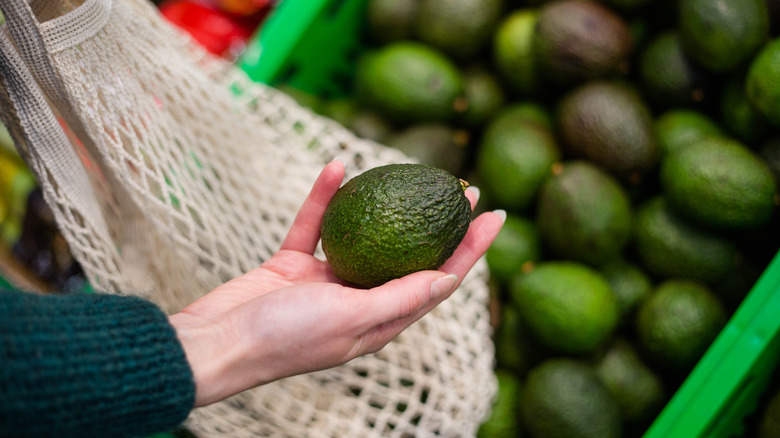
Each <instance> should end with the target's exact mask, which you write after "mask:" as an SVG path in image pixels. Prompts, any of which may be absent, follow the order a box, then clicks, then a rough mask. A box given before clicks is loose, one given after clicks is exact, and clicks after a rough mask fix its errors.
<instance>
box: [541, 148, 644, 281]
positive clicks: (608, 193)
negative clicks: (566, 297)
mask: <svg viewBox="0 0 780 438" xmlns="http://www.w3.org/2000/svg"><path fill="white" fill-rule="evenodd" d="M537 199H538V200H537V209H536V224H537V227H538V228H539V234H540V235H541V237H542V241H543V242H544V244H545V249H547V250H549V251H550V252H551V253H552V254H553V255H555V256H558V257H563V258H566V259H572V260H578V261H582V262H584V263H587V264H590V265H593V266H599V265H601V264H603V263H605V262H607V261H608V260H610V259H612V258H614V257H616V256H617V255H618V254H620V252H621V251H622V250H623V247H625V246H626V243H628V238H629V235H630V233H631V205H630V201H629V198H628V194H627V193H626V192H625V190H624V189H623V187H622V186H621V185H620V183H619V182H618V181H617V180H616V179H615V178H614V177H613V176H612V175H610V174H609V173H607V172H605V171H603V170H601V169H600V168H598V167H597V166H596V165H594V164H593V163H591V162H588V161H584V160H583V161H580V160H576V161H568V162H564V163H563V164H562V165H561V166H560V168H559V169H557V171H556V172H553V174H552V175H551V176H550V177H549V178H547V180H546V181H545V182H544V184H542V186H541V189H540V190H539V193H538V195H537Z"/></svg>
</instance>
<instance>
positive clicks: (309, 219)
mask: <svg viewBox="0 0 780 438" xmlns="http://www.w3.org/2000/svg"><path fill="white" fill-rule="evenodd" d="M343 180H344V163H342V162H341V161H339V160H333V161H331V162H330V163H328V165H327V166H325V168H324V169H322V172H320V175H319V176H318V177H317V180H316V181H315V182H314V185H313V186H312V189H311V192H310V193H309V196H308V197H306V200H305V201H304V202H303V205H302V206H301V208H300V210H298V214H297V215H296V217H295V221H293V224H292V226H291V227H290V231H289V232H288V233H287V237H285V239H284V242H282V246H281V248H280V249H285V250H291V251H300V252H305V253H307V254H313V253H314V250H315V249H316V248H317V242H318V241H319V239H320V225H321V224H322V217H323V216H324V215H325V209H326V208H327V207H328V203H329V202H330V199H331V198H332V197H333V195H334V194H335V193H336V191H337V190H338V189H339V187H340V186H341V182H342V181H343Z"/></svg>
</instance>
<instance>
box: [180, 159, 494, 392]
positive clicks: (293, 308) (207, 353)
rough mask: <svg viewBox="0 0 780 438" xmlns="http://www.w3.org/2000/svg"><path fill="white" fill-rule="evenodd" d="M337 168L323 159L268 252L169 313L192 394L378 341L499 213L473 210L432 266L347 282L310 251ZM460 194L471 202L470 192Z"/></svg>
mask: <svg viewBox="0 0 780 438" xmlns="http://www.w3.org/2000/svg"><path fill="white" fill-rule="evenodd" d="M343 177H344V167H343V164H342V163H340V162H338V161H334V162H332V163H330V164H329V165H327V166H326V167H325V168H324V169H323V171H322V173H321V174H320V176H319V177H318V178H317V181H316V182H315V183H314V186H313V188H312V191H311V193H310V194H309V196H308V197H307V199H306V200H305V202H304V203H303V205H302V207H301V209H300V211H299V212H298V215H297V217H296V219H295V221H294V223H293V225H292V226H291V228H290V231H289V233H288V235H287V237H286V238H285V240H284V242H283V243H282V245H281V248H280V250H279V251H278V252H276V253H275V254H274V255H273V257H271V259H269V260H268V261H266V262H265V263H263V264H262V265H261V266H259V267H258V268H256V269H254V270H252V271H250V272H248V273H246V274H244V275H242V276H240V277H237V278H235V279H233V280H231V281H229V282H227V283H225V284H223V285H221V286H219V287H218V288H216V289H214V290H213V291H211V292H210V293H208V294H207V295H205V296H204V297H203V298H201V299H199V300H198V301H196V302H195V303H193V304H191V305H190V306H188V307H187V308H185V309H184V310H182V312H180V313H178V314H176V315H173V316H171V322H172V324H173V325H174V326H175V327H176V328H177V332H178V334H179V338H180V339H181V340H182V345H183V346H184V348H185V352H186V353H187V357H188V360H189V361H190V363H191V365H192V368H193V373H194V375H195V380H196V386H197V395H196V397H197V400H196V402H197V404H199V405H204V404H208V403H212V402H215V401H218V400H221V399H223V398H225V397H227V396H229V395H232V394H235V393H237V392H239V391H241V390H244V389H248V388H251V387H254V386H258V385H262V384H264V383H268V382H271V381H274V380H277V379H280V378H283V377H288V376H292V375H297V374H301V373H306V372H312V371H318V370H322V369H326V368H330V367H333V366H337V365H340V364H343V363H346V362H347V361H349V360H351V359H353V358H355V357H357V356H360V355H363V354H367V353H371V352H375V351H377V350H379V349H381V348H382V347H383V346H385V345H386V344H387V343H388V342H390V341H391V340H392V339H393V338H395V337H396V336H397V335H398V334H399V333H400V332H401V331H403V330H404V329H405V328H406V327H408V326H409V325H411V324H412V323H413V322H415V321H416V320H418V319H419V318H420V317H422V316H423V315H425V313H427V312H428V311H430V310H431V309H432V308H433V307H435V306H436V305H437V304H438V303H440V302H441V301H442V300H444V299H446V297H448V296H449V294H450V293H452V291H453V290H454V289H455V287H456V286H457V284H458V283H459V280H460V279H462V278H463V277H464V276H465V275H466V273H467V272H468V271H469V269H471V267H472V266H473V265H474V263H475V262H476V260H477V259H478V258H479V257H480V256H481V255H482V254H484V252H485V251H486V250H487V247H488V246H489V245H490V243H491V242H492V240H493V239H494V238H495V235H496V234H497V233H498V230H499V228H500V226H501V223H502V218H501V217H500V216H499V215H497V214H492V213H485V214H482V215H480V216H479V217H478V218H476V219H475V220H474V221H473V222H472V224H471V226H470V227H469V232H468V233H467V235H466V237H465V238H464V240H463V242H462V243H461V245H460V246H459V247H458V249H457V250H456V251H455V254H453V256H452V257H451V258H450V260H448V261H447V262H446V263H445V265H443V266H442V267H441V268H440V270H438V271H421V272H416V273H414V274H410V275H407V276H405V277H403V278H399V279H396V280H392V281H389V282H387V283H385V284H384V285H382V286H379V287H376V288H373V289H368V290H367V289H358V288H353V287H350V286H349V285H346V284H345V283H344V282H342V281H341V280H339V279H338V278H336V277H335V275H334V274H333V272H332V270H331V269H330V267H329V265H328V263H327V262H326V261H323V260H320V259H318V258H316V257H315V256H314V251H315V249H316V247H317V244H318V242H319V238H320V224H321V222H322V217H323V215H324V213H325V209H326V207H327V205H328V202H329V201H330V199H331V197H332V196H333V194H334V193H335V192H336V191H337V190H338V188H339V186H340V184H341V182H342V180H343ZM467 196H469V198H470V200H471V202H472V207H473V206H474V204H475V203H476V196H475V194H474V193H471V192H470V191H467Z"/></svg>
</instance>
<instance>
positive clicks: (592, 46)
mask: <svg viewBox="0 0 780 438" xmlns="http://www.w3.org/2000/svg"><path fill="white" fill-rule="evenodd" d="M633 46H634V44H633V40H632V36H631V31H630V30H629V27H628V24H627V23H626V22H625V20H623V18H622V17H621V16H620V15H618V14H616V13H615V12H613V11H612V10H610V9H609V8H607V7H605V6H603V5H602V4H600V3H598V2H596V1H591V0H558V1H553V2H550V3H548V4H545V5H544V6H542V7H541V8H540V10H539V15H538V18H537V23H536V30H535V33H534V40H533V47H534V53H535V57H536V61H537V65H538V68H539V73H540V77H542V78H545V79H547V80H549V81H551V82H552V83H555V84H559V85H564V86H570V85H575V84H577V83H580V82H583V81H586V80H591V79H597V78H604V77H608V76H612V75H614V74H617V73H619V71H620V69H621V68H622V67H623V65H625V63H626V62H627V61H628V57H629V55H630V54H631V52H632V51H633Z"/></svg>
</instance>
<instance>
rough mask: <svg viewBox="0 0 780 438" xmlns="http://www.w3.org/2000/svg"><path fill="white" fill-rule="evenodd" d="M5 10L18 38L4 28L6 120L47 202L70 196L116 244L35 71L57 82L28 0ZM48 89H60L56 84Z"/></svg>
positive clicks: (7, 1)
mask: <svg viewBox="0 0 780 438" xmlns="http://www.w3.org/2000/svg"><path fill="white" fill-rule="evenodd" d="M0 10H2V12H3V15H4V16H5V18H6V24H5V26H7V28H8V30H9V32H10V34H11V36H12V37H13V41H12V40H11V39H10V38H9V37H8V34H7V33H6V32H2V28H0V85H1V86H2V90H1V91H2V93H1V95H2V100H3V101H4V102H3V105H2V110H0V117H2V119H3V123H4V124H5V125H6V126H7V127H8V129H9V132H10V133H11V135H12V137H13V138H14V142H15V144H16V145H17V149H18V150H19V153H20V155H22V157H23V158H24V159H25V161H26V162H27V164H28V166H29V167H30V169H31V170H32V171H33V172H34V173H35V174H36V177H37V179H38V181H39V182H40V184H41V185H42V187H43V189H44V193H46V194H47V198H49V199H48V200H47V201H48V202H50V203H51V202H53V201H54V199H51V197H52V196H54V197H57V196H58V197H66V198H67V200H68V204H70V205H71V206H72V208H74V209H75V211H76V212H77V213H78V214H79V215H80V216H81V217H82V218H83V219H84V221H86V224H87V225H88V227H89V228H91V230H92V231H94V232H95V233H96V234H97V236H98V238H100V239H101V240H105V241H111V239H110V237H109V232H108V226H107V224H106V222H105V218H104V216H103V213H102V209H101V208H100V206H99V205H98V202H97V197H96V196H95V193H94V188H93V186H92V183H91V181H90V179H89V176H88V174H87V172H86V169H85V168H84V165H83V163H82V161H81V159H80V157H79V156H78V154H77V153H76V151H75V150H74V148H73V146H72V144H71V142H70V140H69V139H68V137H67V135H66V133H65V131H64V130H63V128H62V126H61V125H60V123H59V122H58V120H57V117H56V116H55V114H54V112H53V110H52V108H51V107H50V106H49V104H48V101H47V100H46V97H45V94H44V93H43V91H42V90H41V88H40V86H39V83H38V82H37V81H36V75H35V74H34V72H33V71H31V69H30V65H35V66H37V67H38V69H45V70H48V71H49V73H50V74H46V75H41V74H40V72H41V70H39V75H37V76H38V77H39V78H41V79H44V78H49V79H50V80H51V79H52V78H56V75H54V69H53V67H52V65H51V63H50V62H49V59H48V55H47V54H46V47H45V43H44V40H43V38H42V34H41V32H40V27H39V25H38V22H37V20H36V18H35V16H34V14H33V11H32V8H31V7H30V5H29V4H28V3H27V1H15V0H0ZM14 43H15V44H14ZM17 48H18V50H17ZM28 61H29V62H28ZM48 85H49V86H50V87H52V88H53V89H57V88H59V87H57V86H55V85H56V84H54V83H52V82H50V83H49V84H48ZM52 181H55V182H56V187H54V186H53V185H52Z"/></svg>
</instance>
